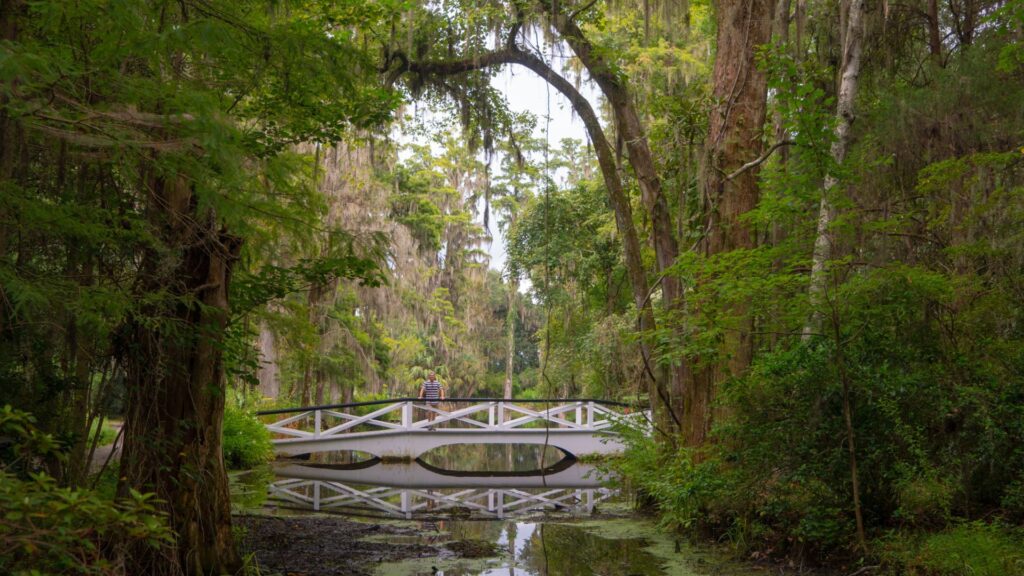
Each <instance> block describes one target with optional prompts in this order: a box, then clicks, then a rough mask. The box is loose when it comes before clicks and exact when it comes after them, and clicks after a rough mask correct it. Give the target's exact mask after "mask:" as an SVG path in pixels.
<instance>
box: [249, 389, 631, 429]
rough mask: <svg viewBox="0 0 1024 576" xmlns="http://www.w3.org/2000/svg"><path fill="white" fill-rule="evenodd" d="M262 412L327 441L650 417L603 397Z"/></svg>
mask: <svg viewBox="0 0 1024 576" xmlns="http://www.w3.org/2000/svg"><path fill="white" fill-rule="evenodd" d="M257 414H259V415H261V416H284V418H280V419H278V420H276V421H274V422H270V423H267V425H266V426H267V428H268V430H270V431H271V432H272V433H274V434H278V435H280V436H283V437H284V439H286V438H301V439H326V438H330V437H335V436H339V435H342V434H357V433H373V432H387V431H395V430H402V431H418V430H422V431H426V430H432V429H438V428H440V429H461V430H465V429H475V430H481V429H482V430H489V431H494V432H500V431H510V430H521V429H528V428H538V427H540V428H548V429H569V430H585V431H598V430H604V429H607V428H611V427H612V426H613V425H614V424H615V423H616V422H618V421H622V420H638V421H639V422H643V421H644V413H643V411H633V410H632V406H631V405H629V404H626V403H623V402H613V401H607V400H597V399H559V400H554V399H516V398H450V399H445V400H443V401H439V402H428V401H425V400H422V399H419V398H396V399H391V400H375V401H371V402H352V403H347V404H330V405H323V406H308V407H303V408H286V409H279V410H265V411H262V412H258V413H257ZM285 415H287V416H285ZM429 415H432V416H433V418H430V417H429Z"/></svg>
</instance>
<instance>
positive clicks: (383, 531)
mask: <svg viewBox="0 0 1024 576" xmlns="http://www.w3.org/2000/svg"><path fill="white" fill-rule="evenodd" d="M234 522H235V526H237V527H240V528H241V530H242V532H243V534H242V535H241V548H242V552H243V554H246V555H249V554H254V555H255V558H256V562H257V563H258V565H259V568H260V573H261V574H263V575H265V576H274V575H279V574H280V575H285V574H287V575H289V576H371V575H372V574H373V570H374V567H375V566H376V565H377V564H380V563H381V562H396V561H400V560H407V559H414V558H452V557H456V556H460V555H461V554H459V553H458V552H457V551H452V550H448V549H446V548H445V547H443V546H440V545H436V546H435V545H424V544H420V543H414V541H415V540H417V538H416V537H417V536H419V535H420V532H419V531H418V530H416V529H414V528H406V527H402V526H397V525H392V524H370V523H363V522H352V521H349V520H344V519H341V518H326V517H322V516H321V517H272V516H249V515H238V516H235V519H234Z"/></svg>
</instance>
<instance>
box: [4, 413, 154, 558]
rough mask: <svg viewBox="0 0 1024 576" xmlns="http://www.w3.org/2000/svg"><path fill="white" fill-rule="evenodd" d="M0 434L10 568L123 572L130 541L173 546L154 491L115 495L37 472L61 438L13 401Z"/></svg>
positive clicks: (6, 542)
mask: <svg viewBox="0 0 1024 576" xmlns="http://www.w3.org/2000/svg"><path fill="white" fill-rule="evenodd" d="M0 438H3V440H4V443H5V445H4V448H3V451H2V452H0V571H3V573H5V574H13V575H16V576H17V575H23V574H24V575H29V574H32V575H36V574H40V575H48V574H54V575H56V574H76V575H77V574H82V575H86V574H95V575H120V574H124V560H125V555H126V554H127V553H128V552H127V551H128V546H129V544H142V545H145V546H149V547H152V548H153V549H156V550H160V551H162V552H163V553H167V552H169V551H170V546H171V544H172V543H173V539H172V537H171V532H170V530H169V528H168V527H167V519H166V516H165V514H163V513H162V512H160V511H159V509H158V504H159V503H158V502H157V501H156V500H155V499H154V497H153V495H151V494H140V493H139V492H136V491H134V490H131V491H130V492H129V494H128V495H127V497H125V498H121V499H116V500H115V499H112V498H110V497H106V496H103V495H102V493H101V492H97V491H93V490H88V489H72V488H66V487H61V486H58V484H57V482H56V481H55V480H54V479H53V478H52V477H50V476H49V475H47V474H46V473H45V472H33V471H32V470H31V469H32V468H33V467H35V466H36V465H37V464H38V463H39V462H40V458H42V457H45V456H51V455H53V454H54V453H55V451H56V449H57V447H56V443H55V442H54V440H53V438H52V437H51V436H50V435H48V434H44V433H42V432H40V431H39V430H38V429H37V428H36V426H35V420H34V418H32V416H31V415H29V414H27V413H25V412H20V411H17V410H13V409H11V407H10V406H4V407H3V408H2V409H0ZM12 472H17V473H18V474H17V475H16V474H14V473H12Z"/></svg>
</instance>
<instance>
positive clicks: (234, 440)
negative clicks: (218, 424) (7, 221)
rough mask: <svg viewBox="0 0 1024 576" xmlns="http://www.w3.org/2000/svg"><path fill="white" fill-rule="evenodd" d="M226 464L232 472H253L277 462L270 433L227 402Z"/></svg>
mask: <svg viewBox="0 0 1024 576" xmlns="http://www.w3.org/2000/svg"><path fill="white" fill-rule="evenodd" d="M223 438H224V445H223V449H224V463H225V465H227V467H228V468H231V469H242V468H252V467H254V466H259V465H260V464H264V463H266V462H269V461H270V460H272V459H273V458H274V448H273V446H272V445H271V443H270V432H268V431H267V429H266V428H265V427H264V426H263V423H262V422H260V421H259V419H258V418H256V416H255V415H254V414H252V413H251V412H249V411H248V410H246V409H244V408H241V407H239V406H236V405H235V404H234V403H232V402H228V404H227V406H226V407H225V409H224V435H223Z"/></svg>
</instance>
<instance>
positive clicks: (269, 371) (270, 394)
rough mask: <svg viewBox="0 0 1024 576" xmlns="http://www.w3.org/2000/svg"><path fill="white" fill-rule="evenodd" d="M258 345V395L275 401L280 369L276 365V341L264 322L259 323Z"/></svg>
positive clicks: (279, 391)
mask: <svg viewBox="0 0 1024 576" xmlns="http://www.w3.org/2000/svg"><path fill="white" fill-rule="evenodd" d="M258 345H259V349H260V367H259V369H258V370H257V371H256V379H257V380H259V383H260V384H259V390H260V395H261V396H263V397H264V398H275V399H276V398H277V397H278V395H280V394H281V369H280V368H279V367H278V365H277V339H276V338H275V337H274V332H273V331H271V329H270V326H268V325H267V323H266V321H263V322H260V335H259V341H258Z"/></svg>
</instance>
